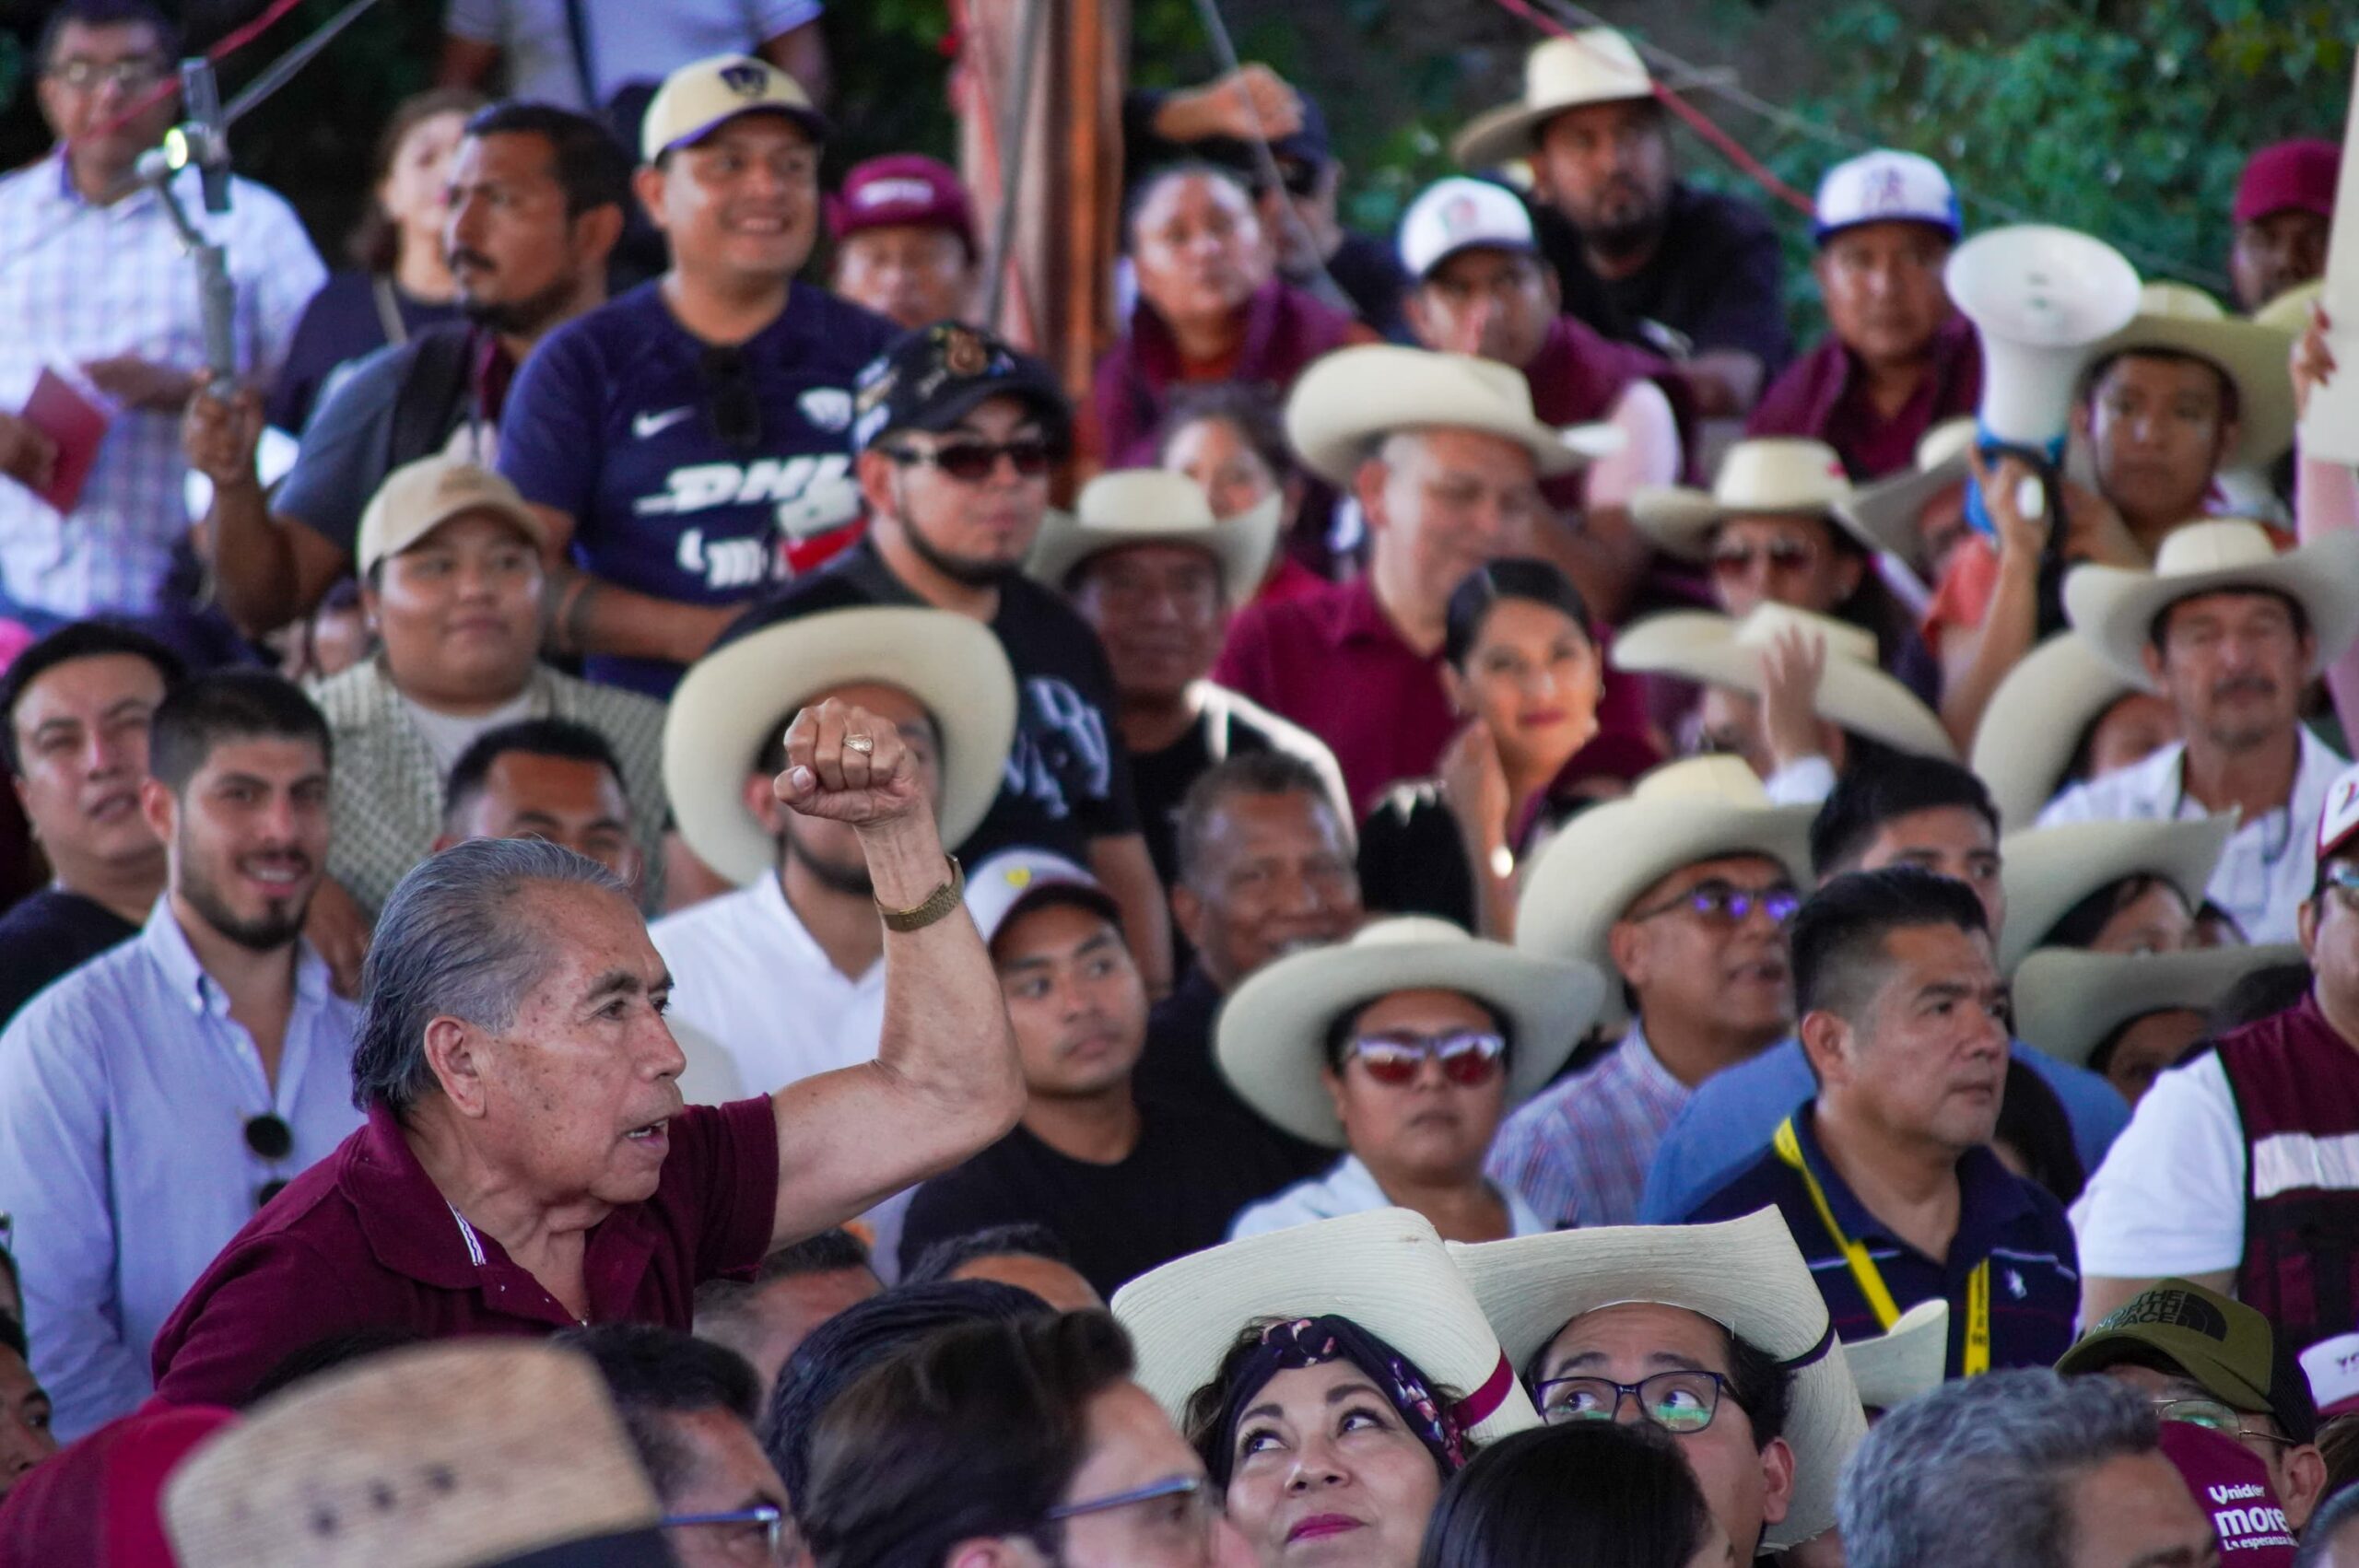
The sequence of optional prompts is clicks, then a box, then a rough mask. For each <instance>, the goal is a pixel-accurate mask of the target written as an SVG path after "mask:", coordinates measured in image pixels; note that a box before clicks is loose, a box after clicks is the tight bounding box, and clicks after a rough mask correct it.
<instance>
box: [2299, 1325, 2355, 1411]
mask: <svg viewBox="0 0 2359 1568" xmlns="http://www.w3.org/2000/svg"><path fill="white" fill-rule="evenodd" d="M2301 1361H2302V1372H2303V1375H2306V1377H2308V1378H2309V1380H2310V1398H2311V1400H2312V1401H2313V1402H2315V1403H2316V1404H2317V1406H2318V1419H2319V1420H2320V1421H2327V1420H2330V1419H2332V1418H2333V1417H2335V1416H2343V1415H2349V1414H2350V1413H2351V1412H2352V1411H2353V1410H2359V1334H2337V1335H2336V1336H2335V1337H2334V1338H2333V1339H2331V1340H2319V1341H2318V1343H2317V1344H2315V1345H2312V1346H2311V1347H2310V1348H2309V1349H2308V1350H2306V1351H2304V1352H2302V1356H2301Z"/></svg>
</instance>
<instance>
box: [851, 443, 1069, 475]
mask: <svg viewBox="0 0 2359 1568" xmlns="http://www.w3.org/2000/svg"><path fill="white" fill-rule="evenodd" d="M885 455H886V457H889V458H891V459H892V460H893V461H894V462H898V463H900V464H902V465H904V466H907V465H909V464H911V463H921V464H925V465H927V466H930V467H933V468H938V469H940V470H941V471H942V472H943V473H945V474H948V475H950V477H951V478H953V479H956V480H957V482H958V483H959V484H961V485H980V484H981V483H982V482H983V481H984V480H986V479H989V478H990V477H991V476H992V474H996V473H997V472H999V460H1000V459H1001V458H1003V457H1004V458H1006V459H1007V461H1008V462H1010V463H1011V464H1013V465H1014V466H1015V476H1016V477H1017V478H1018V479H1038V478H1039V477H1040V475H1042V474H1046V473H1048V472H1049V465H1050V463H1052V462H1056V461H1057V455H1058V454H1057V449H1056V447H1055V445H1054V444H1053V443H1051V442H1050V441H1047V440H1043V439H1041V438H1039V436H1022V437H1018V438H1017V439H1015V440H1012V441H1003V442H992V441H952V442H950V443H949V444H948V445H946V446H939V447H936V448H934V449H933V451H921V450H920V449H919V448H916V447H887V448H886V449H885Z"/></svg>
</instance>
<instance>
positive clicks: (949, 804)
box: [663, 608, 1016, 885]
mask: <svg viewBox="0 0 2359 1568" xmlns="http://www.w3.org/2000/svg"><path fill="white" fill-rule="evenodd" d="M844 685H884V686H892V687H895V688H897V689H898V690H900V691H905V692H907V693H909V694H910V696H913V697H915V698H916V699H917V700H918V701H919V702H920V703H921V704H923V705H924V707H925V709H926V711H927V712H928V713H930V714H932V715H933V722H934V727H935V729H936V731H938V732H939V734H940V735H941V738H942V797H941V799H940V801H938V802H936V804H935V811H934V815H935V819H936V820H937V821H938V822H939V823H940V824H941V828H942V841H943V843H944V844H945V845H948V846H950V847H952V848H956V847H957V845H958V844H959V843H961V842H962V841H964V840H965V838H966V837H967V836H968V834H970V833H972V832H974V831H975V828H976V825H978V824H980V822H981V821H982V820H983V816H984V814H985V813H988V812H989V811H990V810H991V807H992V801H993V800H994V799H996V798H997V797H998V795H999V791H1000V784H1001V781H1002V779H1003V778H1004V777H1005V774H1006V771H1007V755H1008V748H1009V746H1010V745H1011V744H1012V743H1014V741H1015V706H1016V690H1015V671H1014V670H1013V669H1012V668H1010V666H1009V664H1008V661H1007V654H1006V652H1005V651H1004V650H1003V649H1001V647H1000V644H999V638H997V637H995V636H993V635H992V630H991V628H990V627H989V626H984V625H983V624H982V623H980V622H979V621H972V620H969V619H968V618H967V617H966V616H963V615H954V614H949V613H948V612H946V611H942V610H916V609H901V608H876V609H854V610H832V611H827V612H825V613H823V614H815V615H805V616H801V617H798V618H796V619H794V620H790V621H780V622H779V623H778V624H777V625H775V626H765V627H763V628H762V629H761V630H760V631H757V632H754V633H751V634H749V635H747V636H745V637H744V638H739V639H738V640H737V641H735V642H733V643H730V644H728V645H727V646H726V647H723V648H721V649H716V650H714V651H713V652H711V653H708V654H706V655H705V656H704V657H703V658H702V659H699V660H698V661H697V662H696V663H695V664H693V665H691V666H690V667H689V669H688V673H687V675H686V676H684V677H683V678H682V679H681V681H680V685H679V687H678V689H677V690H675V692H674V693H673V694H672V703H671V708H670V711H669V712H668V713H667V714H666V716H665V719H664V723H663V787H664V790H665V792H666V793H667V794H668V795H670V797H671V800H672V815H673V819H674V821H675V823H676V824H677V825H678V827H679V830H680V837H683V838H684V839H686V840H687V845H688V848H691V849H693V850H695V851H696V853H697V855H698V858H699V859H700V860H703V861H704V862H705V864H707V865H709V866H710V867H711V868H712V869H713V870H715V871H717V872H720V873H721V874H722V875H723V876H725V877H728V878H729V879H731V880H732V881H734V882H735V883H739V884H740V885H744V884H745V883H752V882H756V881H758V880H759V879H760V878H762V877H765V876H768V875H769V874H770V873H771V872H773V871H774V870H776V868H777V864H778V845H777V843H776V841H775V840H774V839H773V838H772V837H771V836H770V834H769V832H768V831H766V830H765V829H764V828H763V826H762V825H761V823H760V822H759V821H758V820H757V818H756V817H755V816H754V814H753V813H751V812H749V811H747V810H746V809H745V778H746V775H747V774H748V773H750V772H751V771H752V769H753V766H754V758H755V757H756V756H757V755H759V754H760V752H761V749H762V743H763V742H764V741H765V740H767V739H768V738H769V735H770V733H771V731H773V730H774V729H776V728H778V727H779V726H780V725H783V724H784V723H786V722H787V720H789V719H790V718H791V717H792V714H793V712H794V710H795V708H798V707H800V706H801V705H802V703H803V701H804V698H805V697H808V696H811V695H812V694H813V693H815V692H823V691H827V690H828V689H830V688H832V687H836V686H844Z"/></svg>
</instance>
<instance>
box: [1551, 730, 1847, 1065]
mask: <svg viewBox="0 0 2359 1568" xmlns="http://www.w3.org/2000/svg"><path fill="white" fill-rule="evenodd" d="M1816 814H1817V809H1816V808H1815V807H1813V806H1777V805H1772V804H1770V803H1769V796H1768V793H1767V792H1766V790H1763V789H1762V787H1761V780H1760V779H1758V778H1755V777H1754V775H1753V769H1752V768H1750V767H1747V766H1745V765H1744V762H1743V759H1742V758H1739V757H1732V756H1697V757H1689V758H1686V759H1685V760H1684V761H1681V762H1672V763H1666V764H1664V765H1663V766H1661V767H1658V768H1656V769H1655V770H1654V771H1653V772H1651V773H1649V774H1648V775H1647V776H1646V777H1645V778H1640V779H1639V780H1638V782H1637V787H1636V788H1634V789H1633V790H1631V791H1630V793H1629V794H1628V795H1626V796H1625V797H1624V798H1622V799H1621V800H1618V801H1608V802H1604V803H1603V804H1602V805H1596V806H1591V807H1590V809H1589V810H1587V811H1585V812H1583V813H1580V814H1579V816H1577V817H1575V818H1573V819H1572V821H1570V822H1568V823H1567V824H1566V825H1565V826H1564V828H1563V830H1562V831H1560V832H1559V833H1558V834H1557V835H1556V837H1555V838H1554V839H1552V840H1550V842H1549V845H1548V847H1547V848H1545V849H1543V850H1542V851H1541V852H1540V854H1539V856H1538V858H1536V859H1535V860H1532V862H1531V865H1530V867H1529V869H1528V870H1527V871H1526V872H1525V873H1524V882H1523V895H1522V897H1521V899H1520V900H1519V902H1518V903H1517V906H1516V918H1515V944H1516V946H1518V947H1520V948H1521V949H1523V950H1524V951H1525V952H1527V953H1538V954H1545V955H1547V956H1549V957H1551V958H1576V959H1579V960H1580V961H1581V962H1582V963H1584V964H1588V965H1592V966H1593V967H1594V968H1596V969H1597V971H1598V972H1599V973H1600V974H1602V975H1604V976H1606V977H1608V979H1609V980H1611V979H1612V978H1613V977H1614V974H1615V972H1616V971H1615V970H1614V954H1613V951H1612V949H1611V947H1610V946H1609V945H1608V941H1607V939H1608V937H1609V935H1610V933H1611V932H1612V931H1613V930H1614V925H1615V923H1616V922H1617V921H1619V920H1620V919H1622V917H1623V916H1624V915H1625V914H1626V913H1627V912H1628V911H1629V907H1630V905H1631V902H1632V901H1633V900H1634V899H1636V898H1637V896H1638V895H1640V894H1641V893H1644V892H1645V891H1646V890H1647V889H1648V888H1649V887H1652V886H1653V885H1654V884H1655V883H1658V882H1661V880H1662V879H1663V878H1664V877H1667V876H1669V875H1670V874H1671V873H1672V872H1675V871H1677V870H1679V869H1680V868H1681V867H1682V866H1692V865H1695V864H1696V862H1697V861H1699V860H1719V859H1721V858H1723V857H1725V856H1729V855H1766V856H1767V857H1768V858H1769V859H1770V860H1775V861H1777V862H1778V864H1779V865H1780V866H1782V867H1783V868H1785V872H1786V874H1787V875H1788V876H1790V877H1791V878H1792V879H1793V881H1794V885H1795V887H1797V888H1807V887H1808V886H1810V884H1811V866H1810V824H1811V818H1812V817H1813V816H1815V815H1816ZM1624 1017H1625V1009H1624V1007H1623V1005H1622V988H1621V987H1620V986H1619V985H1618V984H1614V985H1609V986H1608V987H1607V988H1606V996H1605V1001H1604V1004H1603V1006H1602V1010H1601V1012H1600V1014H1599V1021H1600V1022H1601V1023H1604V1024H1620V1023H1622V1022H1623V1020H1624Z"/></svg>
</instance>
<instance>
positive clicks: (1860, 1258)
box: [1774, 1117, 1990, 1377]
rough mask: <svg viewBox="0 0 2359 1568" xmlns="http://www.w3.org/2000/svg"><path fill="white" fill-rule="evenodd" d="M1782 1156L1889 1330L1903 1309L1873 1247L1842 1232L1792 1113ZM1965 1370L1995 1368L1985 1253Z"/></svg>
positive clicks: (1784, 1128) (1970, 1305) (1969, 1292)
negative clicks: (1808, 1160) (1796, 1133)
mask: <svg viewBox="0 0 2359 1568" xmlns="http://www.w3.org/2000/svg"><path fill="white" fill-rule="evenodd" d="M1774 1146H1775V1147H1776V1149H1777V1151H1778V1158H1779V1159H1780V1160H1783V1161H1784V1162H1785V1163H1786V1164H1789V1165H1791V1166H1792V1167H1793V1169H1794V1174H1795V1175H1796V1176H1801V1177H1802V1189H1803V1190H1804V1191H1806V1192H1808V1193H1809V1194H1810V1201H1811V1207H1813V1209H1816V1210H1817V1211H1818V1220H1819V1223H1821V1224H1823V1225H1825V1227H1826V1234H1827V1235H1829V1236H1830V1237H1832V1238H1833V1239H1834V1242H1835V1245H1836V1246H1837V1247H1839V1248H1840V1249H1841V1250H1842V1253H1843V1261H1844V1262H1845V1263H1847V1264H1848V1265H1849V1266H1850V1269H1851V1279H1852V1281H1854V1282H1855V1283H1857V1284H1858V1285H1859V1287H1860V1294H1861V1295H1862V1296H1865V1297H1866V1298H1867V1302H1868V1310H1869V1311H1870V1312H1872V1313H1874V1314H1875V1317H1876V1322H1877V1323H1878V1324H1879V1325H1880V1326H1882V1328H1884V1332H1885V1333H1887V1334H1889V1333H1890V1332H1892V1326H1893V1325H1894V1324H1895V1323H1897V1322H1899V1321H1900V1308H1899V1307H1898V1306H1897V1305H1895V1304H1894V1302H1893V1299H1892V1292H1891V1291H1890V1290H1889V1289H1888V1288H1886V1286H1885V1285H1884V1270H1881V1269H1878V1268H1877V1267H1876V1260H1875V1259H1874V1258H1871V1257H1869V1256H1868V1249H1867V1248H1866V1247H1865V1246H1861V1245H1860V1243H1858V1242H1856V1241H1853V1240H1852V1239H1851V1238H1850V1237H1849V1236H1848V1235H1844V1234H1843V1227H1842V1226H1841V1225H1839V1224H1837V1223H1835V1210H1834V1208H1833V1207H1832V1206H1831V1205H1829V1204H1828V1202H1827V1201H1826V1191H1825V1188H1822V1187H1820V1186H1819V1185H1818V1177H1816V1176H1813V1175H1812V1174H1811V1170H1810V1166H1809V1165H1808V1164H1805V1163H1804V1162H1803V1160H1802V1140H1801V1139H1799V1138H1797V1137H1796V1136H1794V1118H1793V1117H1787V1118H1786V1119H1785V1120H1784V1121H1782V1122H1779V1123H1778V1136H1777V1138H1776V1139H1775V1140H1774ZM1964 1367H1965V1373H1966V1376H1968V1377H1978V1376H1980V1375H1982V1374H1983V1373H1986V1372H1988V1371H1989V1370H1990V1260H1989V1258H1984V1259H1983V1260H1982V1261H1981V1262H1979V1263H1978V1264H1976V1265H1975V1266H1974V1272H1973V1273H1971V1274H1969V1275H1967V1276H1966V1352H1965V1359H1964Z"/></svg>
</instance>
